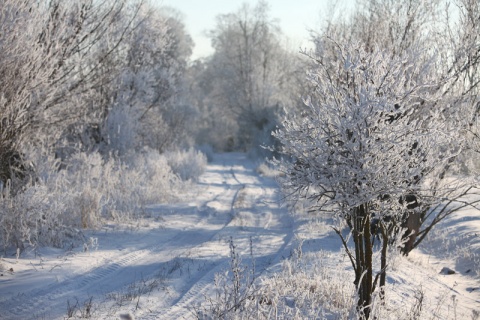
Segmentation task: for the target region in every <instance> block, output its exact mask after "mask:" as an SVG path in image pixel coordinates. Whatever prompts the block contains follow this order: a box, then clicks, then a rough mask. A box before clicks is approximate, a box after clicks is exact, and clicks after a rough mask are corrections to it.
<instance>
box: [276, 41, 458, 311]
mask: <svg viewBox="0 0 480 320" xmlns="http://www.w3.org/2000/svg"><path fill="white" fill-rule="evenodd" d="M332 43H333V45H332V47H331V48H333V49H334V50H335V51H334V53H335V57H336V59H335V61H334V62H331V61H330V62H329V63H328V64H326V63H324V61H323V60H322V59H321V58H318V59H317V58H313V61H314V62H315V64H316V67H315V69H313V70H312V71H310V72H309V76H308V79H309V81H310V82H311V85H312V86H311V87H312V88H313V89H312V91H311V92H310V94H309V95H308V97H307V98H306V99H305V104H306V106H307V107H308V111H306V112H305V113H303V114H302V115H297V116H296V117H293V116H292V117H290V118H288V119H287V120H286V121H285V122H284V127H283V128H282V129H280V130H278V131H277V132H276V133H275V136H276V137H277V138H278V139H279V140H280V141H281V143H282V144H283V152H284V153H285V154H286V155H288V156H289V157H290V158H291V160H290V161H284V162H283V167H284V170H285V174H286V179H285V181H284V183H283V184H284V187H285V188H286V189H287V190H288V192H289V193H290V194H291V195H292V196H293V198H294V199H298V198H302V197H305V198H310V199H312V200H313V201H314V203H315V207H314V210H315V212H317V213H322V212H333V213H334V215H335V216H336V217H337V218H340V220H342V221H344V222H345V223H346V225H347V226H348V227H349V229H350V231H351V236H352V239H353V243H354V247H353V248H350V247H349V246H348V240H347V239H346V238H345V237H344V235H343V234H342V232H341V230H340V229H336V231H337V233H338V235H339V236H340V237H341V240H342V243H343V245H344V248H345V250H346V252H347V254H348V256H349V258H350V260H351V263H352V266H353V269H354V271H355V281H354V282H355V285H356V287H357V289H358V293H359V301H358V308H359V310H361V311H362V312H363V313H364V315H365V316H366V318H368V316H369V308H370V304H371V297H372V293H373V292H374V291H375V289H376V287H377V286H380V287H382V286H383V285H384V284H385V277H386V267H387V265H386V257H387V256H386V255H387V243H388V242H389V240H390V239H391V238H393V237H394V236H393V235H392V233H391V230H390V228H391V227H392V226H393V227H394V226H399V224H396V223H395V221H402V222H405V224H402V226H405V227H409V226H410V225H412V226H413V227H412V228H410V230H409V232H412V233H418V231H419V230H418V223H416V222H415V221H414V220H419V219H420V214H421V210H422V208H425V207H427V208H431V207H434V206H435V205H437V204H439V203H441V202H442V201H444V199H445V198H447V197H450V196H452V195H453V194H452V192H453V190H455V189H458V192H463V191H464V190H465V189H462V188H460V187H459V185H457V184H450V183H447V182H446V181H445V179H443V177H444V174H445V168H447V167H448V166H449V164H450V163H451V161H452V159H454V158H455V157H456V156H457V155H458V153H459V152H460V151H461V149H462V141H463V138H462V126H461V125H459V121H460V120H461V118H460V117H458V114H457V113H456V112H453V111H451V110H459V108H458V109H450V108H449V107H450V105H449V103H450V102H451V101H450V100H449V99H448V98H446V97H445V96H444V95H443V94H442V93H441V92H440V91H439V90H437V88H438V87H439V86H443V85H444V83H441V82H439V81H438V79H437V78H436V74H435V73H434V72H433V71H432V70H433V69H432V68H433V62H432V63H431V64H430V63H427V62H425V59H418V57H419V56H422V55H424V52H422V51H410V52H408V53H405V54H402V55H394V56H392V54H391V51H389V50H385V49H382V48H379V47H376V46H373V47H371V48H369V50H368V51H367V50H365V47H364V46H363V44H362V43H357V44H355V45H353V44H339V43H336V42H334V41H332ZM447 110H448V111H447ZM449 181H450V180H449ZM453 193H455V192H453ZM418 203H420V204H418ZM374 219H375V220H377V223H376V226H377V227H378V228H379V229H380V234H381V236H382V238H383V240H384V241H383V246H382V249H381V250H382V254H381V259H380V260H381V261H379V263H380V266H379V268H378V269H377V270H378V271H377V273H376V274H375V273H374V268H375V267H378V265H376V264H375V261H373V260H372V259H373V256H374V255H373V253H374V248H373V241H374V237H372V233H371V232H372V229H373V227H374V224H373V221H374ZM407 230H408V229H407ZM401 232H402V230H400V234H402V233H401ZM378 281H380V282H378Z"/></svg>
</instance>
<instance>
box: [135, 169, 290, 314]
mask: <svg viewBox="0 0 480 320" xmlns="http://www.w3.org/2000/svg"><path fill="white" fill-rule="evenodd" d="M231 172H232V176H233V177H234V179H235V180H236V182H237V183H238V184H239V185H242V186H243V187H242V188H241V189H239V190H238V191H237V193H236V194H235V197H234V199H233V201H232V203H231V211H232V214H234V213H235V210H236V209H235V204H236V200H237V199H238V194H239V193H240V192H241V191H242V190H245V189H246V188H248V187H249V186H250V185H251V184H249V183H242V182H241V180H242V178H241V175H238V174H235V172H234V170H233V167H232V168H231ZM239 176H240V178H239ZM257 180H258V177H257ZM258 182H259V184H260V185H262V186H261V187H260V189H261V195H259V196H258V197H256V199H252V201H251V204H252V205H253V206H257V205H258V204H259V203H270V204H272V203H274V202H276V201H275V200H276V199H274V198H275V194H272V195H269V193H268V191H267V187H265V186H264V184H262V183H260V182H261V181H258ZM252 186H253V184H252ZM257 188H258V187H257V186H256V185H255V189H257ZM284 214H287V213H284ZM288 220H290V219H288ZM231 222H232V221H230V223H228V224H227V225H225V226H224V227H223V228H222V230H219V232H218V234H220V233H221V232H222V231H223V229H225V228H226V227H227V226H228V225H230V224H231ZM256 224H257V225H259V224H260V222H259V221H258V220H257V222H256ZM267 224H268V222H267ZM288 227H289V226H283V228H282V229H287V228H288ZM292 237H293V232H287V233H286V235H285V237H284V238H283V242H282V244H281V245H280V247H279V248H277V249H276V251H275V252H274V253H273V254H272V256H273V257H271V258H265V257H261V258H260V259H258V260H257V259H256V261H255V264H256V268H257V270H261V272H260V273H258V274H257V275H256V277H257V278H258V277H260V276H261V274H263V273H264V272H265V271H266V270H267V268H268V266H269V265H271V264H272V263H274V262H277V261H279V260H280V259H281V258H282V254H283V252H284V250H286V248H287V246H288V245H289V244H290V243H291V240H292ZM223 260H224V261H223V262H219V263H218V264H216V265H215V266H214V267H213V268H212V269H211V270H209V271H207V272H204V273H203V274H201V275H197V277H196V278H195V280H194V281H192V282H193V285H192V286H191V287H190V289H189V290H188V291H187V292H185V293H183V295H181V296H180V297H179V298H178V299H177V300H176V302H175V303H174V304H173V305H172V306H171V307H170V308H169V309H167V310H166V312H165V313H162V314H161V318H162V319H191V318H192V317H194V313H193V312H194V310H193V308H194V305H195V303H196V302H198V301H199V299H203V297H206V296H208V295H209V293H211V291H212V289H215V287H214V280H215V274H217V273H219V272H222V271H225V270H227V269H228V268H229V263H230V259H229V258H226V259H223ZM158 317H159V315H158V314H149V315H146V317H144V316H142V319H143V318H145V319H158Z"/></svg>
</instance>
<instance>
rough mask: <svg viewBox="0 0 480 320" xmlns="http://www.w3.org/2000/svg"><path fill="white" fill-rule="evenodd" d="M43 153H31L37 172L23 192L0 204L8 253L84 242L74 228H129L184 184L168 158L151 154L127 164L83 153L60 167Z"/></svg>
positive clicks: (5, 195)
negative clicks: (108, 223)
mask: <svg viewBox="0 0 480 320" xmlns="http://www.w3.org/2000/svg"><path fill="white" fill-rule="evenodd" d="M45 154H46V153H42V152H41V151H39V152H37V153H34V152H32V153H31V158H30V160H31V161H32V162H33V164H34V167H35V168H36V169H37V172H38V175H37V177H36V179H32V180H31V181H30V183H28V184H27V185H26V186H25V187H23V188H22V189H21V191H19V192H17V193H16V194H13V193H11V192H9V190H8V189H9V188H10V185H9V184H7V186H6V188H5V189H7V190H4V191H3V193H2V197H1V198H0V208H1V210H0V224H1V227H0V240H1V243H2V245H3V247H4V249H7V248H8V247H15V248H19V249H21V250H22V248H23V247H24V246H25V245H28V244H30V245H37V244H38V245H53V246H58V247H63V246H64V245H65V244H66V243H67V242H68V241H70V242H71V241H73V240H75V239H73V238H75V237H77V236H80V235H79V232H77V231H75V229H72V228H94V227H97V226H99V225H100V224H102V223H103V222H104V221H105V220H106V219H113V220H116V221H118V222H128V221H131V219H132V218H134V217H138V216H139V215H140V214H141V213H143V209H144V207H145V206H146V205H148V204H153V203H161V202H168V201H171V200H172V199H174V195H175V193H176V190H178V189H179V187H180V181H179V179H178V178H177V176H176V175H175V174H174V173H173V172H172V171H171V169H170V167H169V166H168V164H167V160H166V158H165V157H163V156H161V155H160V154H159V153H158V152H157V151H154V150H147V151H145V152H143V153H138V154H136V155H135V157H133V158H132V159H130V160H131V163H130V164H126V163H125V162H122V161H120V160H118V159H116V158H115V157H113V156H111V157H109V158H108V159H104V158H103V157H102V156H101V155H100V154H99V153H84V152H78V153H75V154H73V155H72V157H71V158H70V159H68V161H67V162H66V163H63V164H62V166H60V162H59V161H58V159H55V158H54V157H49V156H46V155H45Z"/></svg>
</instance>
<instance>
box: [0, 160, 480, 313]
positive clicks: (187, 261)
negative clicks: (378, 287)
mask: <svg viewBox="0 0 480 320" xmlns="http://www.w3.org/2000/svg"><path fill="white" fill-rule="evenodd" d="M180 198H182V199H183V201H181V202H180V203H177V204H169V205H163V204H159V205H156V206H152V207H149V208H148V209H147V212H146V218H142V219H141V220H139V221H137V223H136V224H135V225H131V224H130V225H118V224H110V225H106V226H104V227H103V228H102V229H101V230H95V231H85V235H86V237H85V239H86V240H85V244H84V245H83V246H80V247H78V246H77V247H73V248H68V250H65V249H53V248H43V247H42V248H37V249H35V250H33V249H31V250H27V251H25V252H23V253H22V255H21V256H20V258H19V259H16V257H15V256H10V255H9V256H7V257H3V258H2V259H1V260H0V273H1V274H2V276H0V319H2V320H3V319H65V318H67V315H68V310H69V309H70V311H71V312H75V314H76V315H77V316H79V315H81V312H86V310H87V308H88V305H89V301H90V299H91V308H90V310H88V311H89V312H90V314H91V318H93V319H122V318H123V319H127V315H129V316H131V318H132V319H133V318H135V319H192V318H194V314H193V312H192V311H193V307H194V306H195V305H199V304H201V303H203V302H204V301H205V296H207V295H211V294H212V292H213V290H214V277H215V274H216V273H220V272H224V271H225V270H227V269H228V267H229V262H230V259H229V244H228V241H229V239H230V238H232V239H233V240H234V243H235V244H236V246H237V249H238V250H239V251H240V253H241V255H242V256H244V257H246V259H248V257H249V255H250V253H249V252H250V239H251V241H252V243H253V251H254V252H253V256H254V258H255V265H256V271H257V273H258V276H259V277H262V276H269V275H271V274H272V273H273V272H275V271H276V270H279V269H280V268H281V263H282V261H283V260H284V259H286V258H288V257H289V256H290V255H291V252H292V249H293V246H294V243H296V242H298V241H296V240H295V234H297V236H300V237H302V239H303V240H304V241H303V248H302V250H303V252H306V253H307V252H311V251H315V250H320V249H322V250H327V251H332V252H338V257H342V258H341V259H338V258H335V261H331V264H329V265H333V266H336V267H337V268H343V269H345V270H349V268H351V266H350V265H349V262H348V259H347V258H346V257H345V255H344V254H343V252H342V250H341V243H340V240H339V239H338V237H337V236H335V235H334V234H333V232H332V230H331V228H329V227H328V226H327V225H326V224H328V219H326V220H325V221H318V222H317V225H314V226H312V225H311V224H308V225H307V223H306V222H305V221H300V220H295V219H294V218H293V217H292V216H290V214H289V213H288V211H287V209H286V208H284V207H282V206H281V198H282V196H281V195H280V193H279V188H278V185H277V183H276V182H275V181H274V180H273V179H271V178H267V177H262V176H260V175H259V174H258V173H256V171H255V165H254V163H253V162H252V161H250V160H249V159H248V158H247V157H246V155H245V154H241V153H226V154H218V155H215V158H214V161H213V162H212V163H210V164H209V165H208V167H207V170H206V172H205V173H204V174H203V175H202V176H201V177H200V179H199V181H198V183H196V184H192V187H191V189H190V190H184V194H183V195H181V196H180ZM479 235H480V215H479V214H478V212H476V211H475V210H473V209H472V210H464V211H461V212H459V213H456V214H455V215H454V216H452V217H450V218H449V219H448V220H447V221H445V222H444V223H442V225H440V226H439V228H437V231H436V233H434V234H433V235H432V236H431V237H429V239H428V240H426V241H425V246H424V248H421V249H420V250H415V251H414V252H412V253H411V254H410V256H409V257H407V258H404V257H398V258H397V259H396V260H395V265H393V266H392V270H389V271H388V272H389V273H388V286H389V288H388V289H387V295H388V296H389V297H390V298H391V299H393V300H395V301H397V302H398V304H399V305H401V304H402V303H407V301H410V300H409V299H411V297H412V296H413V294H414V291H415V290H416V289H418V288H419V287H421V288H423V289H424V291H425V292H426V293H427V296H426V299H427V307H428V308H431V309H432V310H433V311H432V313H431V314H432V319H470V318H472V312H474V310H478V311H480V283H479V278H478V272H479V271H480V268H479V266H478V264H476V263H475V261H477V260H478V259H480V258H479V257H478V253H479V250H480V241H479V239H480V238H479ZM459 253H461V254H459ZM328 256H335V255H328ZM444 267H447V268H450V269H452V270H454V271H455V272H456V273H455V274H452V275H444V274H441V273H440V271H441V270H442V268H444ZM332 272H333V273H335V272H336V270H332ZM347 272H350V271H347ZM350 273H351V275H352V281H353V272H350ZM428 299H430V300H428ZM441 299H443V303H439V301H440V302H441V301H442V300H441ZM428 303H429V304H428ZM454 307H455V308H454ZM437 309H438V310H437ZM435 313H436V314H435Z"/></svg>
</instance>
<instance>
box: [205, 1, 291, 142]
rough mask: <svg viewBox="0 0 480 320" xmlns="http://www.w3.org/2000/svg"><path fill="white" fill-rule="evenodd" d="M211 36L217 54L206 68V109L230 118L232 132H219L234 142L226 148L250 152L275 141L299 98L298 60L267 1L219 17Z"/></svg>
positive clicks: (242, 7)
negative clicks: (285, 116) (281, 120)
mask: <svg viewBox="0 0 480 320" xmlns="http://www.w3.org/2000/svg"><path fill="white" fill-rule="evenodd" d="M210 36H211V38H212V45H213V48H214V49H215V53H214V54H213V56H212V57H211V58H209V59H208V60H207V61H206V62H205V67H204V73H203V74H204V75H205V77H208V79H209V82H210V83H209V84H205V87H204V88H203V89H204V90H205V92H206V98H207V99H208V100H209V106H205V107H210V108H213V110H212V112H214V113H213V114H212V115H214V116H215V117H216V118H217V119H218V116H219V115H222V116H223V117H225V118H227V119H229V123H230V125H229V128H224V130H229V131H230V132H218V131H214V132H215V134H219V133H220V134H221V135H222V136H226V137H228V139H229V140H230V142H228V141H225V142H224V143H223V146H221V148H224V149H225V148H236V149H243V150H249V149H250V148H252V147H255V146H258V145H259V144H262V143H263V142H265V140H263V141H262V139H270V138H269V137H270V132H271V131H272V129H274V128H275V126H276V124H277V123H278V121H279V115H280V114H281V113H282V112H283V108H284V107H287V106H288V107H290V106H291V105H294V104H295V100H296V99H298V96H299V95H300V94H299V86H298V83H297V82H296V81H297V80H298V78H299V77H298V71H299V70H300V68H298V65H299V62H298V59H297V58H296V57H295V56H294V55H293V54H292V53H290V52H289V51H288V50H287V49H285V44H284V43H283V39H282V35H281V32H280V29H279V27H278V23H277V22H276V21H275V20H273V19H272V18H271V17H270V16H269V12H268V4H267V3H266V2H265V1H259V2H258V3H257V5H256V6H255V7H250V6H249V5H247V4H244V5H242V6H241V7H240V9H239V10H238V11H237V12H235V13H229V14H224V15H220V16H218V18H217V26H216V28H215V29H214V30H212V31H211V32H210ZM213 121H215V120H213ZM220 125H221V124H220ZM207 126H208V127H210V126H211V127H214V125H213V124H210V125H209V124H207ZM260 137H262V138H260Z"/></svg>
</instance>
